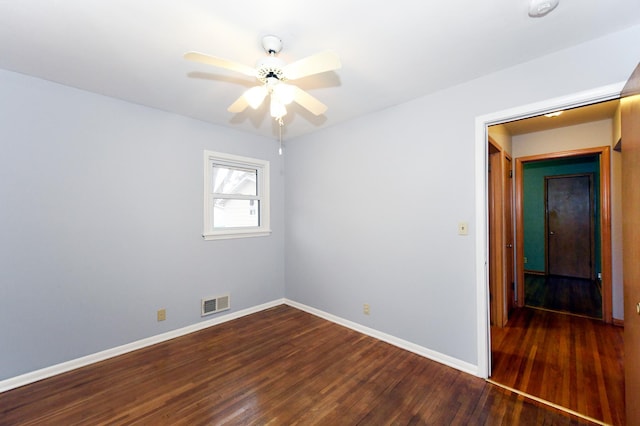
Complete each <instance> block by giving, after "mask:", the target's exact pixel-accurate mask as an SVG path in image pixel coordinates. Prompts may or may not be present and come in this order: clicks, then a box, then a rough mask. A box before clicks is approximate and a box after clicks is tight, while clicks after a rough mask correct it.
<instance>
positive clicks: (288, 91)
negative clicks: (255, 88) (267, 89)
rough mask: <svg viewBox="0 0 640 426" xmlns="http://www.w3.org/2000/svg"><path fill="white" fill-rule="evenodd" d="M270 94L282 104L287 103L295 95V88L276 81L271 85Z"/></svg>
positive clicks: (291, 100)
mask: <svg viewBox="0 0 640 426" xmlns="http://www.w3.org/2000/svg"><path fill="white" fill-rule="evenodd" d="M271 96H275V97H276V98H277V99H278V101H280V102H281V103H282V104H284V105H289V104H290V103H291V102H293V99H294V97H295V88H294V87H293V86H292V85H290V84H286V83H278V84H276V85H275V86H274V87H273V92H272V94H271Z"/></svg>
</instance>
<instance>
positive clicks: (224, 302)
mask: <svg viewBox="0 0 640 426" xmlns="http://www.w3.org/2000/svg"><path fill="white" fill-rule="evenodd" d="M227 309H229V295H228V294H227V295H224V296H218V297H214V298H211V299H202V312H201V315H202V316H205V315H211V314H215V313H216V312H220V311H226V310H227Z"/></svg>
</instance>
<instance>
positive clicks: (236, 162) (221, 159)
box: [202, 150, 271, 240]
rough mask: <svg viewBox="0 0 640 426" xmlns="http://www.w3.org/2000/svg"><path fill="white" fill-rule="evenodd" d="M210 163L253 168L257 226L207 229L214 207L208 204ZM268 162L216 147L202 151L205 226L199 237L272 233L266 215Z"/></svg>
mask: <svg viewBox="0 0 640 426" xmlns="http://www.w3.org/2000/svg"><path fill="white" fill-rule="evenodd" d="M213 164H220V165H222V166H230V167H239V168H245V169H252V170H256V181H257V182H256V184H257V187H256V191H257V195H256V197H255V199H257V200H258V202H259V205H260V208H259V209H258V212H259V213H258V214H259V218H258V223H259V225H258V226H252V227H238V228H224V229H217V230H216V229H210V224H211V223H212V222H211V219H212V215H213V211H212V208H211V205H212V200H211V199H212V198H214V195H213V194H212V192H211V190H210V187H209V186H210V185H211V178H212V176H211V175H212V173H213V166H212V165H213ZM269 175H270V173H269V162H268V161H266V160H259V159H255V158H249V157H241V156H239V155H232V154H225V153H221V152H215V151H207V150H205V151H204V226H203V233H202V237H203V238H204V239H205V240H221V239H229V238H247V237H264V236H267V235H270V234H271V227H270V218H269V212H270V207H269Z"/></svg>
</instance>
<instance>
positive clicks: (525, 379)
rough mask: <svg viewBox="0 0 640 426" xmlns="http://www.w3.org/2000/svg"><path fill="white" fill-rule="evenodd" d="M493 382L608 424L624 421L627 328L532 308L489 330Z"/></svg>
mask: <svg viewBox="0 0 640 426" xmlns="http://www.w3.org/2000/svg"><path fill="white" fill-rule="evenodd" d="M491 347H492V376H491V379H492V380H494V381H495V382H498V383H501V384H503V385H506V386H508V387H510V388H513V389H517V390H520V391H523V392H525V393H527V394H530V395H533V396H536V397H539V398H542V399H544V400H546V401H550V402H552V403H554V404H558V405H560V406H562V407H566V408H569V409H571V410H573V411H575V412H577V413H580V414H583V415H586V416H589V417H591V418H594V419H597V420H600V421H603V422H605V423H607V424H614V425H624V424H625V402H624V366H623V358H624V354H623V349H624V346H623V328H622V327H616V326H613V325H608V324H605V323H603V322H602V321H599V320H595V319H591V318H585V317H580V316H575V315H567V314H562V313H557V312H551V311H546V310H540V309H534V308H526V307H525V308H520V309H516V310H514V312H513V313H512V315H511V317H510V318H509V322H508V323H507V325H506V327H503V328H497V327H492V328H491Z"/></svg>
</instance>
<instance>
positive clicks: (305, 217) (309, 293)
mask: <svg viewBox="0 0 640 426" xmlns="http://www.w3.org/2000/svg"><path fill="white" fill-rule="evenodd" d="M637 39H640V27H634V28H630V29H628V30H625V31H623V32H620V33H617V34H613V35H610V36H607V37H604V38H601V39H598V40H595V41H592V42H590V43H587V44H583V45H580V46H577V47H575V48H572V49H569V50H565V51H559V52H557V53H555V54H553V55H549V56H546V57H543V58H540V59H538V60H535V61H532V62H529V63H525V64H521V65H519V66H516V67H513V68H510V69H507V70H503V71H501V72H498V73H494V74H491V75H488V76H486V77H483V78H480V79H477V80H474V81H470V82H468V83H465V84H463V85H460V86H457V87H453V88H451V89H448V90H444V91H442V92H439V93H435V94H432V95H430V96H425V97H422V98H419V99H416V100H415V101H412V102H409V103H405V104H402V105H398V106H395V107H392V108H389V109H386V110H383V111H379V112H377V113H374V114H371V115H369V116H366V117H362V118H359V119H356V120H353V121H351V122H348V123H345V124H342V125H336V126H333V127H331V128H328V129H326V130H324V131H322V132H318V133H315V134H312V135H309V136H306V137H303V138H300V139H297V140H295V141H293V142H292V143H290V144H289V146H288V149H287V160H286V184H285V187H286V197H285V199H286V209H285V211H286V218H285V223H286V226H287V232H286V244H285V245H286V294H287V297H288V298H290V299H293V300H295V301H298V302H300V303H304V304H307V305H310V306H312V307H315V308H317V309H320V310H323V311H327V312H329V313H331V314H334V315H337V316H339V317H342V318H346V319H348V320H351V321H355V322H357V323H360V324H363V325H366V326H368V327H372V328H374V329H377V330H379V331H382V332H385V333H388V334H391V335H394V336H396V337H399V338H402V339H406V340H409V341H411V342H413V343H415V344H418V345H421V346H423V347H426V348H429V349H431V350H434V351H438V352H440V353H443V354H446V355H448V356H451V357H455V358H457V359H459V360H462V361H466V362H468V363H472V364H476V363H477V339H476V338H477V336H476V334H477V321H478V315H479V314H478V313H477V312H476V285H477V284H476V280H475V276H476V272H475V269H474V268H475V263H474V262H475V257H474V256H475V253H474V244H475V241H474V239H475V237H474V232H475V230H474V229H473V224H474V223H475V222H474V221H475V214H476V212H475V207H474V188H475V182H474V179H475V177H474V149H475V147H474V143H475V142H474V139H475V133H474V131H475V119H476V117H478V116H482V115H486V114H490V113H495V112H498V111H502V110H507V109H510V108H516V107H519V106H522V105H528V104H531V103H534V102H540V101H544V100H548V99H551V98H556V97H560V96H566V95H570V94H575V93H578V92H582V91H586V90H591V89H594V88H598V87H602V86H606V85H609V84H614V83H618V82H621V81H624V80H626V79H627V78H628V76H629V75H630V73H631V71H632V70H633V68H634V67H635V65H636V64H637V62H638V60H640V45H637V44H635V45H634V44H630V43H629V40H637ZM434 66H437V61H435V62H434ZM470 66H472V64H470ZM425 78H428V76H425ZM390 84H392V83H390ZM371 90H376V88H373V87H372V88H371ZM398 205H402V206H403V207H404V208H403V209H402V210H398V209H397V208H396V206H398ZM459 221H466V222H468V223H469V226H470V229H469V231H470V232H469V235H468V236H459V235H457V224H458V222H459ZM363 303H369V304H370V305H371V315H369V316H365V315H363V314H362V304H363Z"/></svg>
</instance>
